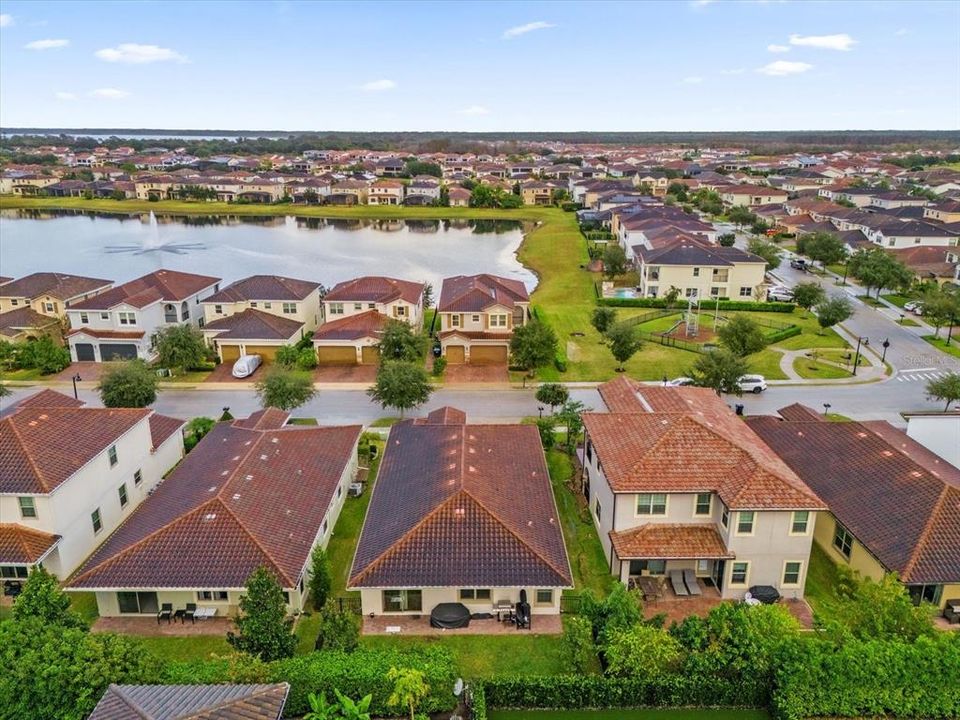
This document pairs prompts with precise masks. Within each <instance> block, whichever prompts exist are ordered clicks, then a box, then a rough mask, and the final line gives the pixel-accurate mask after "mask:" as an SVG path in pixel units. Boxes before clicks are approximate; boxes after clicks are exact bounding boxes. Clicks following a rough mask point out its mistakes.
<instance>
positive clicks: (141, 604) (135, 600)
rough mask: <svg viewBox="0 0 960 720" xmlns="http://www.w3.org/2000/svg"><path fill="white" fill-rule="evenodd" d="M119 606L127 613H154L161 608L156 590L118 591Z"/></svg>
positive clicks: (122, 611) (121, 610)
mask: <svg viewBox="0 0 960 720" xmlns="http://www.w3.org/2000/svg"><path fill="white" fill-rule="evenodd" d="M117 606H118V607H119V608H120V612H121V613H123V614H125V615H127V614H130V615H152V614H154V613H156V612H158V611H159V610H160V604H159V603H158V602H157V594H156V593H155V592H118V593H117Z"/></svg>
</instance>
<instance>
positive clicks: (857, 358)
mask: <svg viewBox="0 0 960 720" xmlns="http://www.w3.org/2000/svg"><path fill="white" fill-rule="evenodd" d="M860 343H863V344H864V345H869V344H870V338H868V337H858V338H857V353H856V355H854V356H853V374H854V375H856V374H857V366H858V365H859V364H860Z"/></svg>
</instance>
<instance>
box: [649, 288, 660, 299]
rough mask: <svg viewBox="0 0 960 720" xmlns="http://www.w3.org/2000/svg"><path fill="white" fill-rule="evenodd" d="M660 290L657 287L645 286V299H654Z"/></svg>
mask: <svg viewBox="0 0 960 720" xmlns="http://www.w3.org/2000/svg"><path fill="white" fill-rule="evenodd" d="M659 290H660V288H659V287H658V286H657V285H648V286H647V297H652V298H655V297H656V296H657V293H658V292H659Z"/></svg>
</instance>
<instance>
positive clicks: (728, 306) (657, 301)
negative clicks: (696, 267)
mask: <svg viewBox="0 0 960 720" xmlns="http://www.w3.org/2000/svg"><path fill="white" fill-rule="evenodd" d="M597 304H599V305H606V306H607V307H638V308H667V307H673V308H675V309H676V310H677V312H681V311H683V310H686V307H687V306H686V304H677V303H674V304H673V305H672V306H670V305H668V304H667V301H666V299H664V298H604V297H602V298H597ZM796 307H797V306H796V305H794V304H793V303H786V302H757V301H753V300H749V301H740V300H721V301H720V302H719V303H717V302H716V301H710V300H707V299H704V300H702V301H701V310H707V309H709V310H713V309H715V308H716V309H719V310H739V311H740V312H775V313H792V312H793V311H794V309H795V308H796Z"/></svg>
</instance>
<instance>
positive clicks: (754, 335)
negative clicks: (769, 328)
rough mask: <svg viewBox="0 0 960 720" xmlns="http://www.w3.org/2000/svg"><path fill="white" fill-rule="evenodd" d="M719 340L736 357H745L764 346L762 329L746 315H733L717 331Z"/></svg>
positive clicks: (764, 340) (764, 339)
mask: <svg viewBox="0 0 960 720" xmlns="http://www.w3.org/2000/svg"><path fill="white" fill-rule="evenodd" d="M717 335H718V336H719V337H720V342H721V343H722V344H723V346H724V347H725V348H727V349H728V350H729V351H730V352H732V353H733V354H734V355H737V356H738V357H746V356H747V355H752V354H753V353H755V352H759V351H761V350H763V348H764V347H766V344H767V341H766V338H764V336H763V330H761V329H760V326H759V325H757V323H755V322H754V321H753V320H751V319H750V318H748V317H747V316H746V315H735V316H734V317H732V318H731V319H730V320H728V321H727V322H725V323H724V324H723V325H721V326H720V329H719V330H718V331H717Z"/></svg>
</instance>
